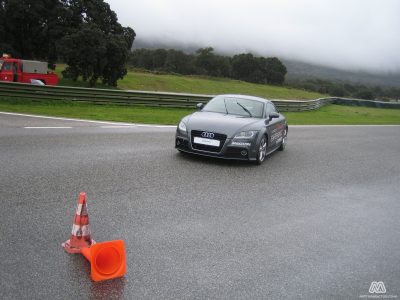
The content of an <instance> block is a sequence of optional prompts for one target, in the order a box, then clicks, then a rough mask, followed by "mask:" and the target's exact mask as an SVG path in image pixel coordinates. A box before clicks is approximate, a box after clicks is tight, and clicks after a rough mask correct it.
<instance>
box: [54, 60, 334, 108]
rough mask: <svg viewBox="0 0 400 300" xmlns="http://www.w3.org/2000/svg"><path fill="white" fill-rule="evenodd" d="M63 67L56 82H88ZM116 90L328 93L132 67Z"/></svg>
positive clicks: (279, 95)
mask: <svg viewBox="0 0 400 300" xmlns="http://www.w3.org/2000/svg"><path fill="white" fill-rule="evenodd" d="M65 67H66V65H63V64H59V65H58V66H57V69H56V73H57V74H58V75H59V77H60V83H59V85H64V86H75V87H88V83H87V82H83V81H82V80H81V79H79V80H77V81H72V80H70V79H65V78H63V76H62V74H61V72H62V70H64V69H65ZM95 88H108V89H112V88H113V87H109V86H106V85H103V84H102V83H101V82H97V84H96V86H95ZM118 89H124V90H142V91H157V92H176V93H191V94H206V95H218V94H245V95H253V96H260V97H264V98H271V99H298V100H300V99H303V100H308V99H316V98H322V97H327V96H328V95H324V94H320V93H314V92H307V91H304V90H300V89H295V88H290V87H285V86H275V85H266V84H254V83H248V82H244V81H240V80H232V79H228V78H218V77H207V76H184V75H171V74H155V73H150V72H140V71H135V70H130V71H128V74H127V75H126V76H125V77H124V79H122V80H118Z"/></svg>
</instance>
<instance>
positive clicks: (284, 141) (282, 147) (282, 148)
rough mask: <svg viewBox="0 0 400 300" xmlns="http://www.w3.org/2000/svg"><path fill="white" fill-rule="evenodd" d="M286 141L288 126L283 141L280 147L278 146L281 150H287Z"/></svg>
mask: <svg viewBox="0 0 400 300" xmlns="http://www.w3.org/2000/svg"><path fill="white" fill-rule="evenodd" d="M286 143H287V128H286V129H285V131H284V132H283V137H282V143H281V145H280V147H279V148H278V150H279V151H283V150H285V147H286Z"/></svg>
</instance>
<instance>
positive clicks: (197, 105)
mask: <svg viewBox="0 0 400 300" xmlns="http://www.w3.org/2000/svg"><path fill="white" fill-rule="evenodd" d="M196 107H197V109H199V110H200V109H202V108H203V107H204V104H203V103H197V104H196Z"/></svg>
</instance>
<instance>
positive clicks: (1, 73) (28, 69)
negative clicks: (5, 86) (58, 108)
mask: <svg viewBox="0 0 400 300" xmlns="http://www.w3.org/2000/svg"><path fill="white" fill-rule="evenodd" d="M0 81H10V82H21V83H30V84H40V85H57V83H58V76H57V74H55V73H53V72H49V71H48V69H47V63H46V62H41V61H34V60H23V59H17V58H11V57H10V56H9V55H6V54H3V57H0Z"/></svg>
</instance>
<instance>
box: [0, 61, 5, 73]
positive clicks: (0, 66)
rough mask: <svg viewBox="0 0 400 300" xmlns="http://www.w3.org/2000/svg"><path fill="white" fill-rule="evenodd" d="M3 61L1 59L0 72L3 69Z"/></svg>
mask: <svg viewBox="0 0 400 300" xmlns="http://www.w3.org/2000/svg"><path fill="white" fill-rule="evenodd" d="M3 62H4V61H3V60H2V59H0V71H1V68H2V67H3Z"/></svg>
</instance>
